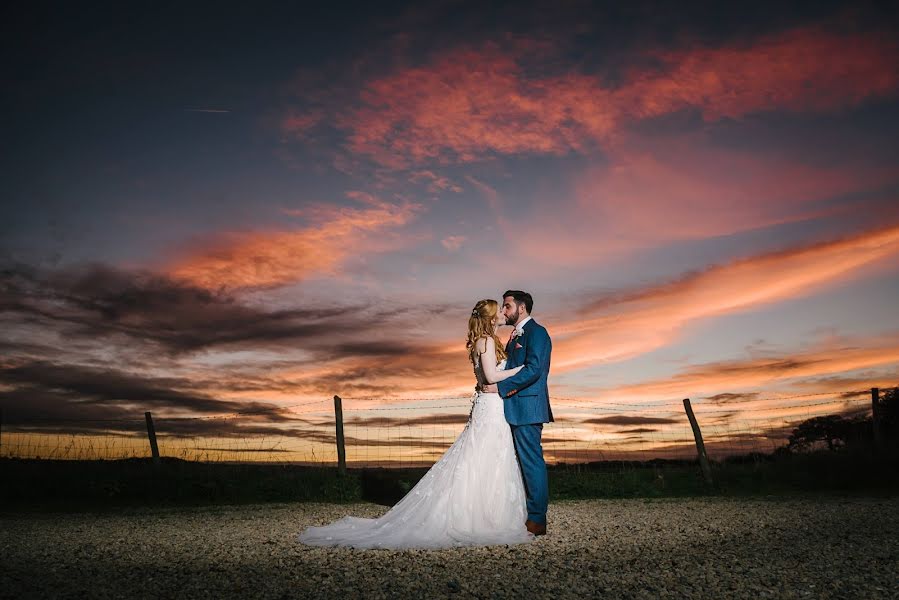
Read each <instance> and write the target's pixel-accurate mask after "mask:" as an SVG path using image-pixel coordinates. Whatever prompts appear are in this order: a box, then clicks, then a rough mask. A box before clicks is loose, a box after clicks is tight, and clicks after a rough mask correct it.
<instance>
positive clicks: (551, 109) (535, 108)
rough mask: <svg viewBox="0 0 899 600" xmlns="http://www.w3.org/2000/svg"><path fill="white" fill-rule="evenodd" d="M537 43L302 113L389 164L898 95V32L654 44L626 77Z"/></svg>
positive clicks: (288, 123) (472, 54) (384, 83)
mask: <svg viewBox="0 0 899 600" xmlns="http://www.w3.org/2000/svg"><path fill="white" fill-rule="evenodd" d="M525 50H526V47H524V46H522V45H518V46H516V47H514V48H511V49H509V48H502V47H500V46H499V45H497V44H486V45H484V46H481V47H478V48H470V47H461V48H456V49H453V50H450V51H447V52H445V53H443V54H441V55H438V56H437V57H435V58H433V59H432V60H430V61H429V62H427V63H425V64H423V65H421V66H416V67H408V68H403V69H400V70H397V71H396V72H394V73H392V74H389V75H386V76H383V77H380V78H375V79H371V80H369V81H366V82H365V83H364V84H363V86H362V88H361V91H359V92H358V95H357V96H356V98H349V99H347V98H341V99H338V102H340V105H339V106H338V107H337V108H336V109H334V110H333V111H331V112H330V113H327V114H326V113H324V112H319V113H315V112H313V113H304V114H300V115H297V114H294V113H291V114H290V115H289V116H288V117H286V118H285V119H284V122H283V124H282V129H283V130H284V131H285V133H288V134H291V135H298V136H303V135H304V133H305V132H306V131H308V130H309V129H311V128H313V127H315V126H317V125H318V124H319V123H320V122H322V121H323V120H330V121H331V122H332V123H333V124H334V125H335V126H336V127H338V128H339V129H342V130H344V131H345V132H346V133H347V139H346V148H347V149H348V150H349V151H350V152H351V153H352V154H355V155H358V156H365V157H368V158H370V159H372V160H374V161H375V162H377V163H379V164H381V165H382V166H386V167H389V168H404V167H408V166H410V165H416V164H422V163H466V162H472V161H478V160H484V159H485V158H489V157H490V156H492V155H495V154H507V155H514V154H523V153H526V154H548V155H563V154H567V153H569V152H586V151H589V150H590V149H591V148H594V147H596V146H597V145H599V146H609V145H614V143H615V140H616V139H617V138H618V136H620V135H621V134H622V131H623V129H624V128H625V127H626V126H627V125H629V124H630V123H633V122H636V121H639V120H642V119H646V118H651V117H657V116H660V115H664V114H669V113H672V112H676V111H680V110H683V109H695V110H699V111H700V112H701V113H702V115H703V117H704V118H705V119H706V120H709V121H712V120H717V119H721V118H724V117H730V118H738V117H741V116H743V115H746V114H749V113H753V112H758V111H767V110H787V111H812V112H822V111H834V110H840V109H844V108H847V107H851V106H854V105H856V104H858V103H860V102H862V101H864V100H866V99H868V98H878V97H885V96H890V95H893V94H895V92H896V90H897V87H899V74H897V70H896V69H895V62H896V60H897V58H899V43H897V42H896V40H894V39H892V38H891V37H890V36H888V35H886V34H881V33H879V32H868V33H865V34H860V33H853V34H841V33H835V32H831V31H827V30H825V29H823V28H821V27H804V28H798V29H794V30H792V31H788V32H785V33H780V34H776V35H771V36H767V37H763V38H760V39H757V40H755V41H753V42H752V43H745V44H739V45H737V44H732V45H729V46H722V47H714V48H713V47H703V46H696V47H693V48H690V49H687V50H678V51H665V52H661V51H656V52H651V51H650V52H649V54H650V55H652V56H653V57H654V58H656V59H657V60H658V61H659V63H660V66H659V67H658V68H654V69H645V70H642V71H636V70H631V71H630V72H629V73H627V76H626V77H625V79H624V81H623V82H622V83H621V84H620V85H615V86H613V85H609V84H607V83H606V82H604V81H603V79H602V78H601V77H599V76H596V75H589V74H583V73H577V72H568V73H562V74H553V75H545V76H539V75H538V76H535V75H533V74H532V73H533V69H532V68H531V67H533V65H531V64H530V62H529V61H531V57H530V56H531V55H530V54H528V53H527V52H526V51H525Z"/></svg>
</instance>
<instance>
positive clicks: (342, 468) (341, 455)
mask: <svg viewBox="0 0 899 600" xmlns="http://www.w3.org/2000/svg"><path fill="white" fill-rule="evenodd" d="M334 424H335V425H336V427H337V472H338V473H339V474H341V475H346V446H345V445H344V439H343V401H342V400H341V399H340V396H334Z"/></svg>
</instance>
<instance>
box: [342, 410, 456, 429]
mask: <svg viewBox="0 0 899 600" xmlns="http://www.w3.org/2000/svg"><path fill="white" fill-rule="evenodd" d="M345 423H346V424H347V425H357V426H365V427H399V426H414V425H464V424H465V423H468V413H465V414H462V413H460V414H435V415H425V416H422V417H410V418H395V417H353V418H350V419H347V420H346V421H345Z"/></svg>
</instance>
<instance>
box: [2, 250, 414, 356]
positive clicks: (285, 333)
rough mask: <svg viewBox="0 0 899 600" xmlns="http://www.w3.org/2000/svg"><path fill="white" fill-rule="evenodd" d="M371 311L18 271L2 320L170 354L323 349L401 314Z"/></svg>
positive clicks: (7, 272)
mask: <svg viewBox="0 0 899 600" xmlns="http://www.w3.org/2000/svg"><path fill="white" fill-rule="evenodd" d="M368 308H369V307H366V306H330V307H321V308H317V307H316V308H313V307H305V308H295V309H282V310H272V311H269V310H265V309H262V308H258V307H254V306H250V305H248V304H245V303H243V302H241V301H240V300H239V299H238V298H237V297H236V296H234V295H232V294H230V293H228V292H226V291H221V292H215V291H209V290H206V289H203V288H199V287H194V286H191V285H189V284H186V283H183V282H180V281H177V280H174V279H172V278H169V277H167V276H165V275H162V274H159V273H154V272H151V271H146V270H124V269H117V268H113V267H110V266H107V265H103V264H96V263H93V264H86V265H73V266H69V267H65V268H60V269H52V270H49V269H40V268H37V267H33V266H29V265H24V264H21V263H17V264H13V265H6V266H5V267H3V268H2V269H0V315H13V316H15V317H16V318H17V319H20V320H25V321H27V322H29V323H32V324H42V325H45V326H47V327H49V328H52V329H54V330H56V331H58V332H60V333H64V334H65V335H66V336H67V337H74V338H82V339H88V340H97V339H108V340H115V339H119V340H122V341H124V340H128V341H130V342H142V343H149V344H152V345H154V346H157V347H160V348H162V349H164V350H165V351H167V352H169V353H171V354H182V353H189V352H196V351H199V350H204V349H209V348H213V347H221V346H241V345H246V346H251V347H253V348H259V347H265V346H266V345H275V346H277V345H283V344H287V343H295V342H298V341H317V342H319V343H321V342H322V341H323V338H326V337H331V336H333V335H334V334H336V333H341V332H344V333H348V332H360V331H363V332H364V331H368V330H371V329H372V328H373V327H375V326H377V324H378V323H379V321H382V320H383V319H385V318H390V317H391V316H393V315H394V314H396V313H397V312H403V310H402V309H397V310H395V311H381V312H376V311H374V312H373V311H371V310H368ZM7 343H8V342H7ZM336 348H337V350H339V349H340V348H339V346H338V347H336ZM374 348H376V346H375V345H373V344H372V345H370V347H366V345H365V344H358V345H355V346H354V345H348V347H347V348H346V349H345V350H344V351H345V353H355V352H358V353H360V354H366V353H371V351H372V350H373V349H374ZM389 351H393V352H400V351H401V349H399V348H396V347H391V346H388V347H387V348H386V350H385V352H386V353H389ZM385 352H382V354H384V353H385Z"/></svg>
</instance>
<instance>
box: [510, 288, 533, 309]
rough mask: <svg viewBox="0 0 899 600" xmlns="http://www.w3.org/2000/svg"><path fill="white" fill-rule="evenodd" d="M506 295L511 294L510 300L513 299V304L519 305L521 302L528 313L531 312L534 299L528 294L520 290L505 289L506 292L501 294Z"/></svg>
mask: <svg viewBox="0 0 899 600" xmlns="http://www.w3.org/2000/svg"><path fill="white" fill-rule="evenodd" d="M506 296H512V300H515V304H518V305H520V304H521V303H522V302H523V303H524V309H525V310H526V311H528V314H531V309H533V308H534V299H533V298H531V295H530V294H528V293H527V292H522V291H521V290H506V293H505V294H503V298H505V297H506Z"/></svg>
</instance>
